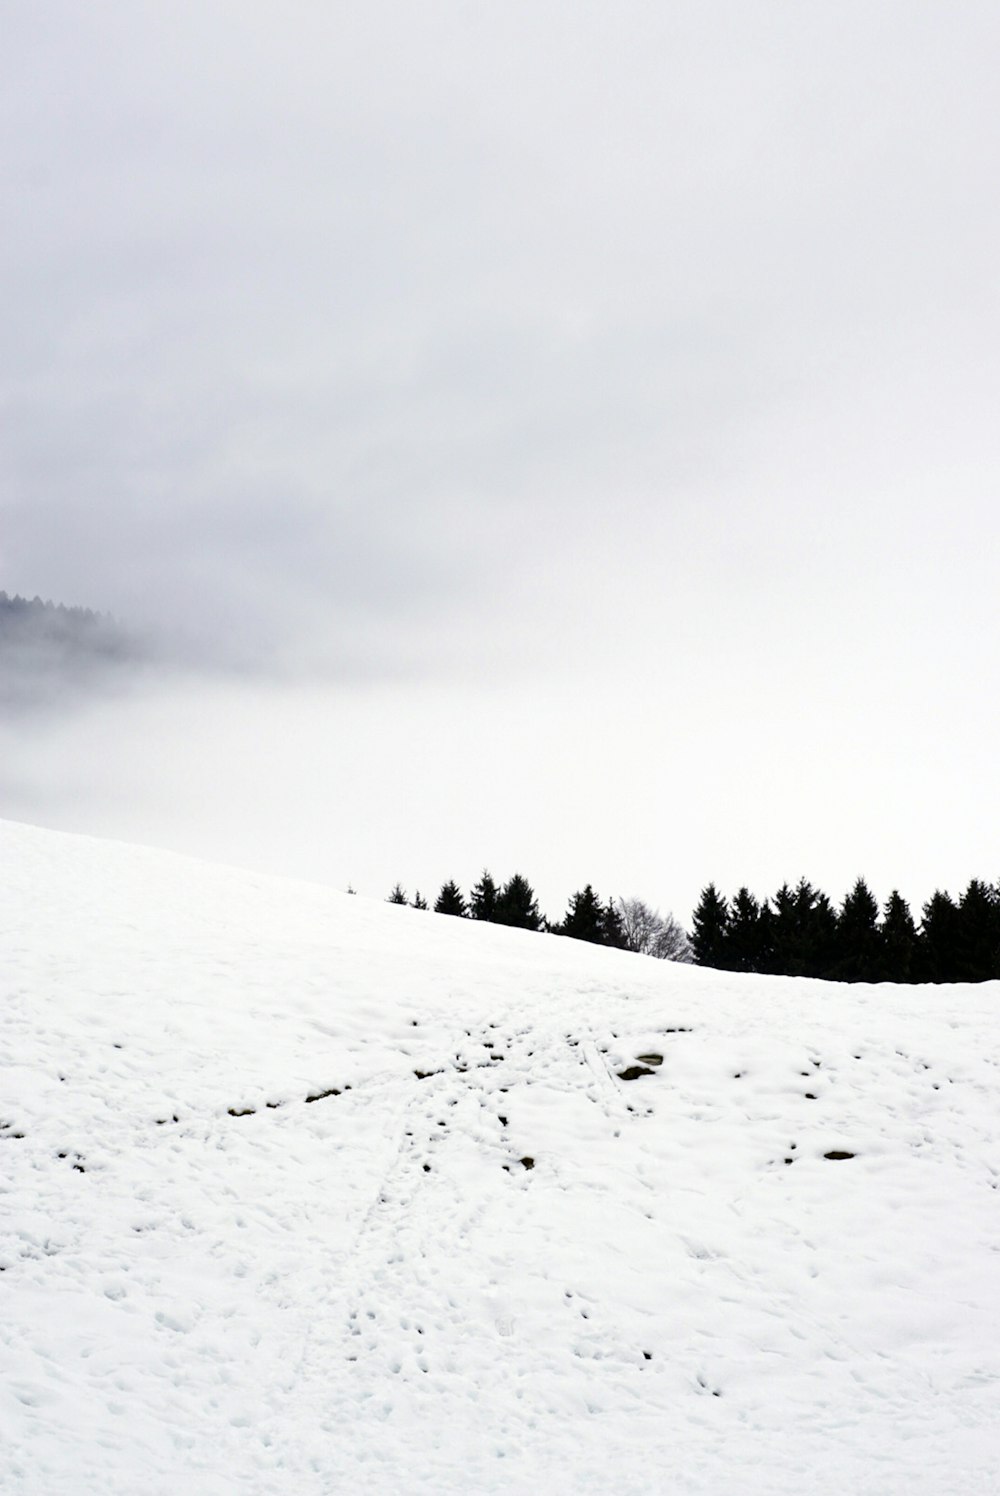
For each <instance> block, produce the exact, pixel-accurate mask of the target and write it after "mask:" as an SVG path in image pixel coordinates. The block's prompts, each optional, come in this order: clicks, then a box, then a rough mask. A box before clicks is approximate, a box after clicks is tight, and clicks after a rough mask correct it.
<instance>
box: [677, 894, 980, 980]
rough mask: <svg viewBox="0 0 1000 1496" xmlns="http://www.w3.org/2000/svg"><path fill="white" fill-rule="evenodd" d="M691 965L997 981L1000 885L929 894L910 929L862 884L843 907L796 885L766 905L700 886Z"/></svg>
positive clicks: (899, 902) (904, 914)
mask: <svg viewBox="0 0 1000 1496" xmlns="http://www.w3.org/2000/svg"><path fill="white" fill-rule="evenodd" d="M691 944H692V947H693V950H694V959H695V961H696V962H697V963H698V964H699V965H700V966H712V967H715V968H716V969H717V970H719V971H753V972H761V973H764V974H767V975H773V976H790V977H820V978H823V979H826V980H828V981H835V982H986V981H990V980H993V979H997V978H1000V883H996V884H990V883H984V882H983V881H982V880H981V879H978V878H973V879H972V881H971V882H970V883H969V886H968V887H967V888H966V890H965V892H964V893H963V894H962V895H961V896H960V897H959V898H957V899H953V898H952V896H951V895H950V894H948V893H942V892H941V891H940V890H939V891H938V892H936V893H935V894H934V895H933V896H932V897H931V898H930V899H928V901H927V903H926V904H925V905H924V906H923V910H922V912H921V918H920V921H919V923H918V922H917V921H915V920H914V918H913V915H912V914H911V912H910V908H909V905H908V904H907V902H906V900H905V899H904V898H903V897H902V895H901V894H900V893H899V891H898V890H897V889H894V890H893V891H892V893H891V894H890V895H889V897H888V899H887V900H886V902H885V904H884V905H883V906H881V908H880V906H879V904H878V902H877V900H876V898H875V896H874V894H873V893H872V892H871V890H870V889H869V887H868V885H867V883H866V882H865V880H864V879H863V878H858V880H857V881H856V882H855V884H854V887H853V888H852V889H851V891H850V892H849V893H848V894H847V895H846V897H845V898H844V900H843V901H842V903H841V904H840V905H839V907H838V906H836V905H834V904H833V903H832V902H831V901H830V899H829V898H828V897H827V895H826V894H825V893H823V891H822V890H821V889H818V888H816V887H814V886H813V884H811V883H810V882H809V881H808V880H807V879H805V878H801V879H800V880H799V882H798V883H797V884H796V885H795V886H794V888H793V887H790V886H789V885H788V884H787V883H784V884H782V886H781V888H779V889H778V891H777V893H776V894H775V895H774V896H773V898H771V899H766V898H765V899H763V900H758V899H757V898H755V896H754V895H753V894H752V893H751V892H750V891H749V889H748V888H745V887H744V888H741V889H740V890H739V891H738V893H737V894H736V896H735V898H733V899H731V900H729V899H726V898H724V897H723V896H722V895H721V894H720V893H719V891H718V889H717V888H716V887H715V884H714V883H709V884H708V886H707V887H706V888H705V889H703V890H702V895H701V899H700V900H699V903H698V907H697V909H696V910H695V911H694V919H693V928H692V933H691Z"/></svg>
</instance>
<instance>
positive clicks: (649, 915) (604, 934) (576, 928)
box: [388, 869, 692, 961]
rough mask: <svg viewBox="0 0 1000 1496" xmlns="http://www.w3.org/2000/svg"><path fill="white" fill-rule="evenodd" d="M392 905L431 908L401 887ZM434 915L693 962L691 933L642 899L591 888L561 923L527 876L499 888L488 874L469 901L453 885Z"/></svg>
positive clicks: (580, 895)
mask: <svg viewBox="0 0 1000 1496" xmlns="http://www.w3.org/2000/svg"><path fill="white" fill-rule="evenodd" d="M388 902H389V903H390V904H409V906H410V907H411V908H412V909H427V908H428V903H427V900H426V899H425V898H424V896H423V895H422V894H421V893H420V892H419V891H418V892H417V893H416V894H414V896H413V898H412V899H410V898H408V897H407V894H406V890H405V889H404V888H403V886H402V885H401V884H400V883H397V884H396V886H395V887H394V888H393V890H392V892H391V893H390V894H389V898H388ZM434 912H435V913H436V914H451V915H454V916H455V917H457V918H458V919H477V920H485V921H486V922H487V923H489V924H494V925H512V926H514V927H515V928H516V929H520V930H544V931H546V932H547V933H548V934H551V935H566V936H568V937H569V938H570V939H571V940H587V941H590V942H591V943H592V944H593V945H609V946H614V947H615V948H616V949H618V950H624V951H637V952H640V953H641V954H643V955H647V956H656V957H659V958H660V959H661V960H666V961H690V960H691V959H692V955H691V943H690V941H689V939H688V936H687V933H686V932H685V931H684V930H683V929H682V928H681V926H680V925H679V924H678V923H677V921H676V920H675V919H674V917H673V915H672V914H666V915H663V914H660V912H659V911H658V910H656V909H651V908H650V906H649V905H648V904H646V903H644V902H643V900H642V899H637V898H627V899H624V898H617V899H616V898H612V899H608V900H607V901H604V900H602V899H601V898H599V897H598V895H597V894H596V893H595V892H594V889H593V886H592V884H590V883H588V884H586V886H585V887H584V888H581V889H579V890H578V891H577V892H576V893H574V894H573V895H572V897H571V898H570V901H569V906H568V908H567V910H566V914H565V916H564V917H563V919H562V920H560V921H559V922H558V923H557V924H553V923H552V922H551V921H550V920H548V919H546V918H545V916H544V915H543V914H542V912H541V910H540V909H539V907H538V899H537V898H536V896H535V891H534V889H533V888H532V886H531V884H530V883H529V882H528V880H527V878H525V877H524V876H523V874H521V873H515V874H514V875H513V877H511V878H508V879H507V881H506V882H505V883H497V882H496V881H495V880H494V878H493V877H492V875H491V874H490V873H489V872H487V871H486V870H485V869H484V871H483V873H482V875H481V877H480V879H479V882H478V883H477V884H476V885H475V887H474V888H473V889H471V890H470V893H469V896H468V898H466V897H465V895H464V894H463V893H462V890H461V888H460V887H459V886H458V884H457V883H456V882H454V880H450V881H449V882H447V883H445V884H443V885H442V888H441V891H440V893H439V894H438V896H437V899H436V900H435V902H434Z"/></svg>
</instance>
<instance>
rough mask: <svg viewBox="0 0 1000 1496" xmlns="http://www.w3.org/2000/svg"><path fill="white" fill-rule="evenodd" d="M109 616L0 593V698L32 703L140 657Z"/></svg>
mask: <svg viewBox="0 0 1000 1496" xmlns="http://www.w3.org/2000/svg"><path fill="white" fill-rule="evenodd" d="M145 654H146V651H145V649H144V647H143V645H142V644H141V642H140V640H139V638H138V636H137V635H135V634H133V633H132V632H130V631H129V630H128V629H126V628H125V627H124V626H123V625H122V624H120V623H118V621H117V620H116V619H114V618H112V617H111V615H110V614H109V613H97V612H95V611H94V610H93V609H91V608H78V607H66V606H65V605H64V604H63V603H53V602H43V601H42V599H41V598H40V597H33V598H27V597H19V596H17V595H15V596H13V597H11V596H10V595H9V594H8V593H6V592H0V700H2V701H3V702H5V703H6V704H7V705H15V706H16V705H31V704H36V703H38V702H39V701H41V700H45V699H50V700H51V699H52V698H54V697H55V696H57V695H58V693H59V692H60V691H68V690H70V689H72V688H73V687H77V686H80V685H81V684H88V683H93V681H94V680H95V679H96V677H97V676H98V674H99V673H101V672H105V673H106V672H109V671H115V670H117V669H119V668H120V667H121V666H123V665H128V664H134V663H136V662H137V661H139V660H141V659H143V658H144V657H145Z"/></svg>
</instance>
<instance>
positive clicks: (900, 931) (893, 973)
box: [875, 888, 918, 982]
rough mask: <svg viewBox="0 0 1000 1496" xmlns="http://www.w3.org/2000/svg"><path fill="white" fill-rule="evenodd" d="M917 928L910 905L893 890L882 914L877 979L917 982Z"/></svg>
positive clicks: (897, 891)
mask: <svg viewBox="0 0 1000 1496" xmlns="http://www.w3.org/2000/svg"><path fill="white" fill-rule="evenodd" d="M917 956H918V951H917V929H916V926H915V925H914V923H913V915H912V914H911V913H910V906H909V904H908V903H907V902H906V900H905V899H904V898H903V895H902V894H901V893H900V892H899V889H898V888H894V889H893V890H892V893H891V894H890V895H889V897H888V899H887V900H886V903H885V910H884V911H883V914H882V938H881V941H880V951H879V964H878V973H879V974H878V976H877V978H876V979H875V980H876V981H880V982H914V981H916V980H917Z"/></svg>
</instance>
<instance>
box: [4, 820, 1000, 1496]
mask: <svg viewBox="0 0 1000 1496" xmlns="http://www.w3.org/2000/svg"><path fill="white" fill-rule="evenodd" d="M0 872H2V888H3V893H2V901H0V919H2V921H3V926H4V928H3V932H2V940H0V1268H2V1272H0V1303H2V1314H0V1368H2V1378H0V1491H2V1492H3V1493H4V1496H21V1493H24V1496H27V1493H31V1496H68V1493H72V1496H85V1493H86V1496H91V1493H93V1496H97V1493H100V1496H139V1493H142V1496H160V1493H164V1496H165V1493H167V1492H169V1493H171V1496H174V1493H177V1492H184V1493H191V1496H223V1493H224V1496H232V1493H239V1496H258V1493H260V1496H263V1493H269V1496H270V1493H275V1496H284V1493H288V1496H313V1493H316V1496H320V1493H323V1496H325V1493H341V1492H343V1493H347V1492H349V1493H352V1496H354V1493H378V1496H383V1493H385V1496H409V1493H441V1496H444V1493H452V1492H456V1493H458V1492H461V1493H463V1496H468V1493H475V1496H478V1493H490V1492H534V1491H536V1490H537V1489H539V1488H547V1489H548V1491H550V1492H552V1493H562V1492H567V1493H568V1492H573V1493H576V1492H594V1493H597V1492H600V1493H602V1496H603V1493H613V1496H629V1493H640V1492H641V1493H674V1492H682V1493H704V1496H725V1493H729V1492H733V1493H737V1492H739V1493H742V1496H757V1493H769V1492H775V1493H777V1492H781V1493H792V1492H795V1493H826V1492H829V1493H834V1492H836V1493H838V1496H843V1493H872V1496H875V1493H878V1496H888V1493H896V1492H899V1493H904V1492H905V1493H906V1496H930V1493H934V1496H944V1493H948V1496H964V1493H969V1496H972V1493H976V1496H983V1493H987V1492H990V1491H995V1490H997V1489H1000V1190H998V1184H1000V1154H998V1149H997V1145H996V1123H997V1101H998V1079H1000V1073H998V1061H1000V1039H998V1033H1000V1026H998V1023H997V1010H998V1007H1000V984H995V983H992V984H986V985H983V986H980V987H967V988H959V987H952V988H918V989H914V988H901V989H891V988H885V987H883V988H858V987H854V988H847V987H837V986H832V985H826V984H810V983H807V982H802V981H791V980H782V979H776V978H764V977H733V976H724V975H720V974H716V973H714V972H710V971H704V970H697V969H691V968H684V967H676V966H671V965H668V964H666V963H659V962H654V961H649V960H646V959H644V958H641V957H637V956H632V955H628V954H625V953H621V952H614V951H606V950H602V949H595V948H593V947H588V946H584V945H581V944H577V943H574V942H571V941H566V940H559V939H557V938H555V937H546V936H538V935H528V934H524V933H521V932H517V931H511V930H505V929H501V928H497V927H493V926H482V925H472V924H469V923H466V922H463V921H458V920H450V919H447V918H445V917H443V916H434V915H430V914H423V913H418V912H416V911H412V910H408V909H397V908H390V907H388V906H385V905H381V904H372V903H368V902H366V901H364V900H362V899H359V898H351V897H348V896H346V895H342V894H338V893H333V892H330V891H329V890H326V889H322V888H318V887H313V886H310V885H305V884H295V883H291V882H282V881H278V880H268V879H266V878H262V877H258V876H253V875H250V874H246V873H241V872H236V871H233V870H230V869H223V868H216V867H211V866H205V865H202V864H199V863H196V862H192V861H187V860H185V859H182V858H177V857H173V856H169V855H167V854H163V853H158V852H152V851H147V850H142V849H138V848H132V847H125V846H119V845H115V844H110V843H102V842H97V841H91V840H88V839H85V838H78V837H69V836H62V835H58V834H55V833H52V832H45V831H39V830H35V829H32V828H28V827H24V826H18V825H11V824H6V823H0ZM630 1077H631V1078H630Z"/></svg>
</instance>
